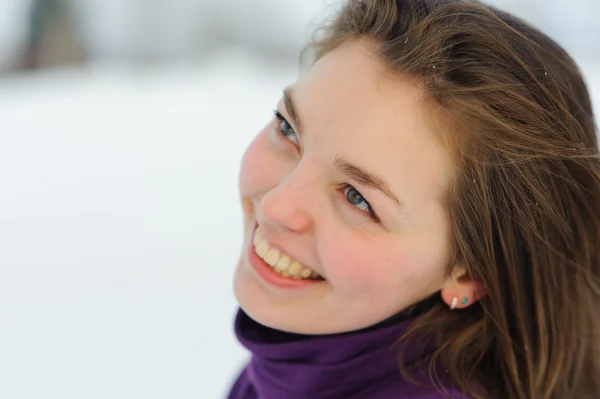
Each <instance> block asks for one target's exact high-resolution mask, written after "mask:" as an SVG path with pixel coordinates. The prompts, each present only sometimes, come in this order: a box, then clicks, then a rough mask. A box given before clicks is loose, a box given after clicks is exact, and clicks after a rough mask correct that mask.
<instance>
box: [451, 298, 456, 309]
mask: <svg viewBox="0 0 600 399" xmlns="http://www.w3.org/2000/svg"><path fill="white" fill-rule="evenodd" d="M456 305H458V298H457V297H454V298H452V303H451V304H450V310H454V309H456Z"/></svg>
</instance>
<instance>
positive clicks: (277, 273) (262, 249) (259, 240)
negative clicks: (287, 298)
mask: <svg viewBox="0 0 600 399" xmlns="http://www.w3.org/2000/svg"><path fill="white" fill-rule="evenodd" d="M248 258H249V261H250V265H251V266H252V268H253V269H254V270H255V271H256V272H258V274H259V275H260V276H261V277H262V278H263V279H264V280H266V281H267V282H269V283H271V284H274V285H277V286H281V287H298V286H306V285H307V284H314V283H319V282H323V281H325V279H324V278H323V277H322V276H320V275H319V273H317V272H316V271H314V270H312V269H310V268H309V267H307V266H305V265H303V264H302V263H301V262H299V261H297V260H295V259H294V258H292V257H291V256H289V255H288V254H286V253H285V252H284V251H282V250H281V249H280V248H276V247H275V246H273V245H271V244H270V243H269V242H268V241H267V240H266V239H265V237H264V236H263V235H262V234H261V232H260V230H259V229H258V226H256V227H255V229H254V232H253V236H252V243H251V245H250V248H248Z"/></svg>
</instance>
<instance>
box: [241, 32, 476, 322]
mask: <svg viewBox="0 0 600 399" xmlns="http://www.w3.org/2000/svg"><path fill="white" fill-rule="evenodd" d="M371 46H372V45H371V44H369V43H367V42H364V41H354V42H348V43H345V44H343V45H342V46H340V47H338V48H337V49H335V50H333V51H332V52H330V53H329V54H327V55H326V56H324V57H323V58H321V59H320V60H319V61H318V62H317V63H316V64H315V65H314V66H313V67H312V68H311V69H310V71H308V73H307V74H306V75H304V76H302V77H301V78H300V79H299V80H298V81H296V82H295V83H294V84H293V86H291V87H290V89H289V90H288V97H289V98H291V99H292V101H293V109H294V111H295V112H294V113H295V114H297V116H298V117H299V119H300V120H301V121H300V123H298V122H295V121H294V120H295V119H296V118H294V117H293V115H292V114H291V113H290V109H289V108H290V107H289V106H288V107H286V104H285V103H286V102H285V101H284V100H283V99H282V100H281V101H280V102H279V104H278V105H277V111H278V112H279V113H280V114H281V116H282V117H283V118H284V119H285V121H287V122H283V123H282V122H281V120H279V119H277V118H274V119H273V120H272V121H271V123H269V124H268V125H267V126H266V127H265V128H264V129H263V130H262V131H261V132H260V133H259V134H258V135H257V136H256V138H255V139H254V140H253V142H252V143H251V144H250V146H249V147H248V149H247V150H246V153H245V155H244V158H243V162H242V168H241V174H240V181H239V185H240V195H241V200H242V207H243V211H244V231H245V244H244V248H243V251H242V255H241V257H240V261H239V264H238V266H237V269H236V272H235V278H234V291H235V295H236V297H237V299H238V302H239V304H240V306H241V307H242V309H244V311H245V312H246V313H248V314H249V315H250V317H252V318H254V319H255V320H257V321H258V322H260V323H262V324H264V325H267V326H269V327H272V328H277V329H280V330H283V331H289V332H296V333H303V334H331V333H339V332H347V331H353V330H357V329H361V328H365V327H368V326H371V325H373V324H376V323H378V322H380V321H382V320H384V319H386V318H388V317H391V316H393V315H394V314H396V313H397V312H399V311H401V310H402V309H405V308H406V307H408V306H410V305H412V304H415V303H416V302H418V301H420V300H422V299H424V298H426V297H428V296H430V295H431V294H435V293H436V292H440V293H441V295H442V298H443V299H444V300H445V301H446V303H448V304H450V303H451V301H452V299H453V298H454V297H457V298H459V304H458V306H457V308H459V309H460V308H464V307H466V306H469V305H470V304H471V303H472V302H474V300H476V290H477V286H476V284H475V283H474V282H472V281H470V280H469V279H468V278H466V277H465V276H464V273H463V272H462V270H464V268H462V267H461V265H450V264H449V259H450V249H451V248H450V228H449V220H448V213H447V210H446V209H445V207H444V203H443V197H444V193H445V191H446V190H447V188H448V185H449V184H450V182H451V181H452V178H453V176H454V175H455V173H456V171H455V169H454V165H453V163H452V160H451V157H450V154H448V153H447V152H446V151H445V149H444V148H443V147H442V146H441V144H440V141H439V140H438V139H437V138H436V132H435V131H433V129H432V124H431V123H428V116H427V109H426V107H425V104H424V93H423V92H422V90H421V89H420V88H419V87H418V86H417V84H416V83H415V82H413V81H410V80H408V79H406V80H405V79H401V78H399V77H398V76H391V74H390V73H388V72H387V71H386V69H385V67H384V65H383V63H382V62H381V61H380V60H379V59H378V57H377V56H376V55H375V52H374V48H373V47H371ZM340 158H342V159H344V160H345V161H347V162H348V163H350V164H352V165H355V166H358V167H360V168H363V169H366V170H368V171H369V172H370V173H372V174H376V175H377V176H379V177H380V178H381V180H383V181H385V182H386V183H387V186H388V188H389V191H390V192H391V194H393V195H394V196H395V197H396V199H397V200H398V203H397V202H396V201H395V200H393V199H391V198H389V197H388V196H387V195H386V194H384V193H383V192H382V191H380V190H378V189H375V188H373V187H370V186H369V185H367V184H365V183H364V181H360V180H357V179H355V178H352V177H350V176H348V175H347V174H345V173H343V171H341V170H340V168H338V167H336V160H339V159H340ZM348 185H349V186H348ZM354 190H356V191H354ZM363 199H364V200H366V201H367V202H368V204H370V207H369V205H368V204H367V202H365V201H364V200H363ZM370 208H372V209H373V210H374V212H375V213H376V215H377V219H379V220H373V219H372V218H371V215H370V212H369V209H370ZM256 224H258V226H259V229H260V231H261V232H262V234H263V235H264V236H265V237H266V238H267V240H268V241H269V242H270V243H272V244H273V245H275V246H276V247H278V248H281V249H282V250H283V251H285V252H286V253H288V254H290V255H292V256H293V257H294V258H296V259H297V260H299V261H300V262H301V263H303V264H304V265H306V266H307V267H309V268H311V269H313V270H315V271H316V272H318V273H319V274H320V275H321V276H323V277H324V278H325V281H322V282H319V283H317V284H311V285H307V286H305V287H302V288H294V289H289V288H288V289H284V288H279V287H275V286H273V285H270V284H268V283H267V282H265V281H264V280H263V279H262V278H261V277H259V275H258V274H257V273H256V272H255V271H254V270H253V269H252V268H251V267H250V265H249V262H248V258H247V253H248V248H253V245H252V243H251V240H252V232H253V230H254V228H255V226H256ZM454 266H456V267H454ZM449 269H453V270H454V273H451V274H450V276H449V274H448V270H449ZM463 298H467V300H468V303H467V304H463V303H462V299H463Z"/></svg>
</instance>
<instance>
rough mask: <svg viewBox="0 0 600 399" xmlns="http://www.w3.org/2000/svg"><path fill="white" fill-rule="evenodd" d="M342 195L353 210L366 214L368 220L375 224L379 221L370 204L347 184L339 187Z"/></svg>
mask: <svg viewBox="0 0 600 399" xmlns="http://www.w3.org/2000/svg"><path fill="white" fill-rule="evenodd" d="M341 191H342V194H343V195H344V196H345V198H346V200H347V201H348V202H349V203H350V204H351V205H352V206H354V207H355V208H357V209H359V210H360V211H362V212H363V213H367V214H368V216H369V218H370V219H371V220H373V221H375V222H378V221H379V217H378V216H377V214H376V213H375V211H374V210H373V208H372V207H371V204H369V202H368V201H367V200H366V199H365V197H363V196H362V194H361V193H360V192H358V190H357V189H355V188H354V187H352V186H351V185H349V184H344V185H342V187H341Z"/></svg>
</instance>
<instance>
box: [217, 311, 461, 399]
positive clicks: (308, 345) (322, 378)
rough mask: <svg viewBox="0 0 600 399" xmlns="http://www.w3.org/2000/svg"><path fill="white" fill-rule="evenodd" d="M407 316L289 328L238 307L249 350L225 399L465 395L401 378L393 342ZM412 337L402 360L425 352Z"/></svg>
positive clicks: (401, 398) (238, 325) (242, 340)
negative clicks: (325, 329)
mask: <svg viewBox="0 0 600 399" xmlns="http://www.w3.org/2000/svg"><path fill="white" fill-rule="evenodd" d="M410 324H411V320H404V321H399V322H394V323H384V324H380V325H378V326H376V327H372V328H369V329H365V330H361V331H356V332H351V333H345V334H335V335H321V336H307V335H298V334H290V333H285V332H282V331H278V330H274V329H271V328H268V327H266V326H263V325H261V324H259V323H257V322H256V321H254V320H252V319H251V318H250V317H249V316H248V315H247V314H246V313H244V312H243V311H242V310H239V311H238V314H237V316H236V320H235V332H236V335H237V338H238V340H239V341H240V343H241V344H242V345H243V346H244V347H245V348H246V349H248V350H249V351H250V353H251V354H252V357H251V360H250V363H249V364H248V365H247V366H246V367H245V368H244V369H243V370H242V372H241V374H240V376H239V377H238V379H237V381H236V382H235V384H234V385H233V387H232V389H231V392H230V393H229V396H228V399H392V398H393V399H417V398H418V399H442V398H456V399H458V398H465V396H463V395H461V394H458V393H457V392H455V391H454V390H452V389H447V390H446V391H443V392H442V391H440V390H438V389H436V388H434V387H432V386H417V385H413V384H411V383H409V382H407V381H405V380H404V379H403V378H402V376H401V374H400V371H399V363H398V354H397V349H395V348H393V346H394V343H395V342H396V341H397V340H398V338H399V337H401V336H402V334H403V333H404V332H405V331H406V329H407V328H408V326H409V325H410ZM425 348H426V346H425V345H421V344H417V343H415V344H414V345H411V346H410V348H409V349H408V350H406V351H405V353H404V358H403V360H402V361H403V362H405V363H406V362H409V361H414V360H416V359H418V358H422V357H423V356H424V355H426V350H425Z"/></svg>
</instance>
